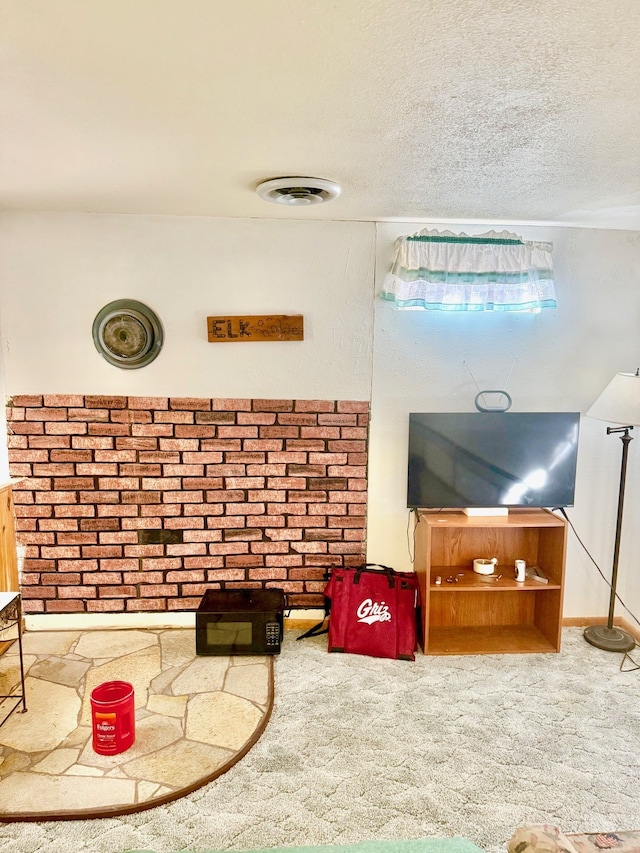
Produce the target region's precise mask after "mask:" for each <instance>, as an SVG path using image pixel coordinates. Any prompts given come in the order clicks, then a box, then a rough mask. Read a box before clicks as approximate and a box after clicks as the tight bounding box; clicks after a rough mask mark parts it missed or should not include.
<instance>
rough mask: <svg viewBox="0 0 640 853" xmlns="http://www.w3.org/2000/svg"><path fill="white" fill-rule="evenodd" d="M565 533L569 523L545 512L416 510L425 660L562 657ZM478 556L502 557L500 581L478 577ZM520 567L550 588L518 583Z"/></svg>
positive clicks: (418, 571)
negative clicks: (536, 571)
mask: <svg viewBox="0 0 640 853" xmlns="http://www.w3.org/2000/svg"><path fill="white" fill-rule="evenodd" d="M566 531H567V526H566V522H565V521H564V519H562V518H560V517H559V516H557V515H554V514H553V513H552V512H549V511H548V510H544V509H513V510H510V511H509V514H508V515H506V516H496V517H493V516H476V517H472V516H467V515H465V514H464V512H462V511H461V510H444V511H430V510H422V509H421V510H418V511H417V523H416V529H415V571H416V574H417V575H418V582H419V585H420V595H421V599H422V620H421V621H422V625H421V628H422V632H421V633H422V637H421V639H422V648H423V651H424V653H425V654H428V655H469V654H502V653H506V652H558V651H560V636H561V627H562V598H563V587H564V566H565V552H566ZM477 557H485V558H489V559H491V558H493V557H497V559H498V565H497V566H496V568H495V571H494V574H495V575H499V574H501V575H502V577H501V578H500V579H496V578H491V577H489V576H486V575H479V574H477V573H476V572H474V571H473V560H474V558H477ZM515 560H526V563H527V566H538V567H539V568H540V569H541V571H542V573H543V574H544V575H545V576H546V577H547V579H548V583H546V584H543V583H539V582H538V581H535V580H530V579H528V578H527V580H526V581H525V582H524V583H517V582H516V581H515V568H514V562H515ZM438 576H439V577H440V578H441V583H440V584H439V585H438V584H436V577H438ZM448 578H452V579H456V578H457V580H451V581H448V580H447V579H448Z"/></svg>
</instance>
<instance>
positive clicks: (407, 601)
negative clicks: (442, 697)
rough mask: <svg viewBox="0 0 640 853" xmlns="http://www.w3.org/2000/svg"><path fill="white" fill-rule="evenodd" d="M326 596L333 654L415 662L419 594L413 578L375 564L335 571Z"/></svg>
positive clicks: (416, 583) (414, 576) (413, 575)
mask: <svg viewBox="0 0 640 853" xmlns="http://www.w3.org/2000/svg"><path fill="white" fill-rule="evenodd" d="M373 566H378V568H373ZM324 594H325V597H326V598H328V599H329V600H330V615H329V651H330V652H348V653H350V654H355V655H371V656H372V657H379V658H399V659H401V660H415V654H414V652H415V650H416V648H417V638H416V625H417V613H416V609H417V606H418V603H419V602H418V595H419V593H418V580H417V577H416V575H415V574H414V573H413V572H396V571H395V570H394V569H390V568H389V567H388V566H380V565H378V564H377V563H367V564H366V565H364V566H360V567H359V568H356V569H332V571H331V577H330V579H329V583H328V584H327V587H326V589H325V591H324Z"/></svg>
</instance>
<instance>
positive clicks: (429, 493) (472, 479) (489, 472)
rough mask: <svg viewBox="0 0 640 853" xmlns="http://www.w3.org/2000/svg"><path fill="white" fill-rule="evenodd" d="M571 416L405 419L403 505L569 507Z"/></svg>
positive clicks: (574, 431) (573, 444) (574, 426)
mask: <svg viewBox="0 0 640 853" xmlns="http://www.w3.org/2000/svg"><path fill="white" fill-rule="evenodd" d="M579 424H580V414H579V413H578V412H518V413H511V412H455V413H414V414H410V415H409V476H408V489H407V506H408V507H411V508H418V507H422V508H426V509H435V508H445V507H446V508H474V507H497V508H505V507H549V508H553V507H566V506H573V500H574V491H575V479H576V462H577V455H578V430H579Z"/></svg>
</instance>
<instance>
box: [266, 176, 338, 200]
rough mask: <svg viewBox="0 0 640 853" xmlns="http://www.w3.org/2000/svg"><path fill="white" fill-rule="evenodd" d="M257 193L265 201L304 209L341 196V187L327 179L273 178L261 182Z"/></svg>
mask: <svg viewBox="0 0 640 853" xmlns="http://www.w3.org/2000/svg"><path fill="white" fill-rule="evenodd" d="M256 192H257V193H258V195H259V196H260V198H263V199H264V200H265V201H272V202H273V203H274V204H288V205H292V206H296V207H302V206H304V205H309V204H322V202H323V201H331V199H333V198H337V197H338V196H339V195H340V185H339V184H336V182H335V181H328V180H326V179H325V178H301V177H288V178H271V179H270V180H268V181H261V182H260V183H259V184H258V186H257V187H256Z"/></svg>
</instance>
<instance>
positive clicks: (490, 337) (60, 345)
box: [0, 214, 640, 616]
mask: <svg viewBox="0 0 640 853" xmlns="http://www.w3.org/2000/svg"><path fill="white" fill-rule="evenodd" d="M443 227H449V228H452V226H450V225H449V226H443ZM419 228H420V226H418V225H415V224H412V223H409V224H407V223H404V224H395V223H394V224H382V225H379V226H378V229H377V231H378V234H377V263H376V262H375V257H374V256H375V254H376V250H375V248H374V247H375V242H376V241H375V231H376V229H375V226H374V225H372V224H369V223H344V222H313V221H304V222H303V221H281V220H278V221H274V220H231V219H207V218H194V217H146V216H93V215H64V214H60V215H52V214H25V215H15V214H6V215H4V216H3V217H2V218H0V334H1V335H2V355H3V361H4V390H5V392H6V393H7V394H9V395H11V394H17V393H38V394H39V393H99V394H130V395H153V396H207V397H208V396H215V397H265V398H285V399H286V398H301V399H304V398H306V399H317V398H321V399H334V398H343V399H369V397H370V395H371V397H372V407H373V408H372V412H373V418H372V425H371V445H370V489H369V529H368V537H369V541H368V554H369V559H370V560H372V561H374V562H383V563H387V564H389V565H393V566H395V567H396V568H407V567H408V566H409V564H410V563H409V556H408V554H409V549H408V544H407V528H408V520H409V519H408V513H407V510H406V508H405V503H406V495H405V489H406V464H407V426H408V418H407V415H408V413H409V412H410V411H437V410H440V411H447V410H454V411H455V410H460V411H472V410H473V400H474V397H475V395H476V393H477V390H478V389H477V387H476V385H475V381H477V383H478V385H479V386H480V388H496V387H497V388H499V387H504V383H505V381H506V379H507V377H508V376H509V374H510V379H509V382H508V385H507V390H508V391H509V392H510V394H511V396H512V397H513V401H514V404H513V410H514V411H518V410H519V411H526V410H544V409H556V410H557V409H563V410H575V411H582V412H584V411H586V409H587V408H588V407H589V405H590V404H591V403H592V402H593V400H594V399H595V398H596V397H597V396H598V394H599V393H600V391H601V390H602V389H603V388H604V387H605V385H606V384H607V382H608V381H609V379H610V378H611V377H612V376H613V374H614V373H616V372H618V371H630V370H634V369H635V368H636V367H637V366H638V362H640V350H639V347H638V319H639V317H640V287H639V286H638V285H639V278H640V234H638V233H635V232H622V231H590V230H581V229H562V228H557V229H548V228H539V229H531V228H528V229H514V230H517V231H518V233H520V234H522V235H523V236H525V237H527V238H530V239H534V238H535V239H542V240H550V241H551V242H553V244H554V247H555V248H554V253H553V257H554V264H555V270H556V288H557V296H558V308H557V309H556V310H553V311H550V310H547V311H543V312H542V313H541V314H540V315H537V316H533V315H525V316H514V315H508V316H507V315H505V316H503V315H499V314H487V315H476V314H473V315H471V314H470V315H466V316H465V315H440V314H438V313H434V312H425V313H418V312H404V313H403V312H396V311H395V310H394V309H393V308H392V307H391V306H390V305H389V304H388V303H382V302H379V301H375V300H374V293H376V292H377V291H378V290H379V288H380V285H381V283H382V278H383V276H384V274H385V272H386V270H387V269H388V267H389V265H390V263H391V260H392V254H393V249H392V247H393V241H394V239H395V237H396V236H397V235H399V234H404V233H412V232H415V231H417V230H419ZM453 230H455V231H462V230H466V231H467V232H469V233H479V232H481V231H484V230H488V229H487V228H482V227H481V228H478V227H477V226H473V227H472V226H469V227H465V226H464V225H463V224H460V225H459V226H455V228H453ZM498 230H500V229H499V228H498ZM374 263H375V265H376V272H375V277H376V283H375V287H374ZM119 298H130V299H138V300H140V301H142V302H146V303H148V304H149V305H150V306H151V307H152V308H153V309H154V310H155V311H156V312H157V313H158V314H159V315H160V318H161V320H162V322H163V324H164V329H165V335H166V344H165V347H164V349H163V351H162V353H161V354H160V356H159V357H158V358H157V359H156V361H155V362H153V363H152V364H151V365H150V366H149V367H147V368H144V369H141V370H129V371H125V370H119V369H118V368H115V367H112V366H111V365H109V364H108V363H107V362H106V361H104V359H102V358H101V357H100V356H99V355H98V353H97V352H96V350H95V347H94V345H93V340H92V336H91V326H92V323H93V319H94V317H95V315H96V314H97V312H98V311H99V310H100V308H102V307H103V305H105V304H106V303H107V302H110V301H112V300H114V299H119ZM374 307H375V329H374V322H373V312H374ZM226 313H228V314H250V313H254V314H268V313H282V314H287V313H302V314H304V316H305V341H304V342H300V343H268V344H266V343H265V344H243V345H233V344H210V343H208V342H207V333H206V317H207V315H212V314H226ZM514 360H515V361H514ZM372 363H373V386H371V382H372ZM471 374H473V377H475V381H474V379H473V378H472V375H471ZM605 431H606V424H602V423H599V422H597V421H592V420H590V419H588V418H584V419H583V421H582V425H581V446H580V453H579V464H578V488H577V497H576V506H575V508H574V509H573V510H569V514H570V516H571V518H572V519H573V520H574V523H575V525H576V528H577V529H578V532H579V534H580V535H581V537H582V538H583V539H584V541H585V544H587V545H588V547H589V549H590V550H591V552H592V554H593V556H594V557H595V559H596V560H597V561H598V562H600V563H601V565H602V566H603V569H604V570H605V573H606V574H607V576H609V574H610V561H611V553H612V550H613V535H614V527H615V515H616V501H617V490H618V477H619V465H620V445H621V442H620V441H619V439H618V438H617V437H614V436H611V437H607V436H606V434H605ZM636 433H637V436H636V437H637V438H638V439H640V430H636ZM632 434H633V433H632ZM0 455H1V454H0ZM3 464H4V463H3ZM639 470H640V440H639V441H637V442H635V441H634V442H632V443H631V447H630V460H629V471H628V486H627V500H626V511H625V526H624V534H623V547H622V554H621V568H620V587H619V588H620V591H621V593H622V595H623V598H625V599H626V600H627V601H628V602H629V603H631V604H632V605H633V606H634V608H635V609H636V610H638V611H640V571H638V569H637V566H636V554H637V553H638V551H639V547H640V525H638V524H637V523H635V522H636V521H637V520H638V519H640V488H639V485H638V474H639ZM636 531H637V532H636ZM607 601H608V591H607V589H606V586H605V585H604V583H603V582H602V581H601V580H600V579H599V577H598V576H597V573H596V571H595V569H594V568H593V566H592V564H591V563H590V561H589V560H588V558H587V557H586V556H585V555H584V552H583V551H582V549H581V548H580V547H579V546H578V544H577V541H576V539H575V537H574V536H573V535H572V536H571V537H570V543H569V553H568V576H567V590H566V597H565V615H567V616H574V615H575V616H582V615H595V614H604V613H605V612H606V606H607Z"/></svg>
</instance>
